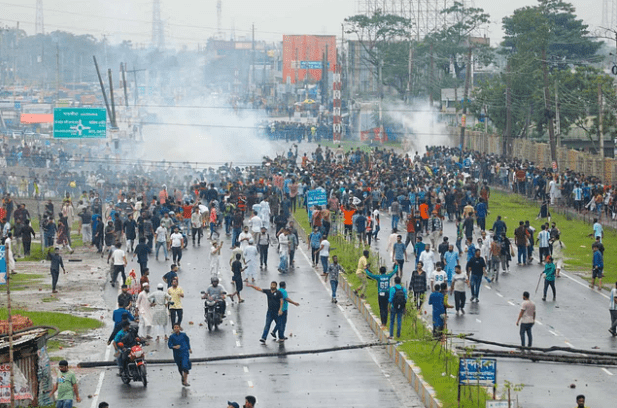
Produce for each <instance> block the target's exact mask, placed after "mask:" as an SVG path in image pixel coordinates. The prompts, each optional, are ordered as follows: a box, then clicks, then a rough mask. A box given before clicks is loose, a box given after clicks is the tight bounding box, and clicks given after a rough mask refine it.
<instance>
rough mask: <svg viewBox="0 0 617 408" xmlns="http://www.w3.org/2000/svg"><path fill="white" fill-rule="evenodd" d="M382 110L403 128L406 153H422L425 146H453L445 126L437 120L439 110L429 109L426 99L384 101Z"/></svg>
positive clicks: (424, 150) (403, 143)
mask: <svg viewBox="0 0 617 408" xmlns="http://www.w3.org/2000/svg"><path fill="white" fill-rule="evenodd" d="M384 110H385V111H386V112H387V114H388V116H389V117H390V119H391V120H393V121H394V122H397V123H399V124H400V125H401V126H402V127H403V129H405V132H404V133H405V135H404V136H403V138H404V140H403V141H402V146H403V149H404V150H405V152H406V153H409V154H410V155H411V154H415V152H418V153H420V154H423V153H425V152H426V146H455V145H456V143H455V142H454V141H453V140H452V139H451V138H450V136H449V134H448V128H447V126H446V125H445V124H444V123H442V122H440V121H439V112H438V111H437V110H435V109H434V108H433V109H431V107H430V104H429V102H428V101H425V100H415V101H414V102H413V103H412V104H411V105H405V104H404V103H402V102H384Z"/></svg>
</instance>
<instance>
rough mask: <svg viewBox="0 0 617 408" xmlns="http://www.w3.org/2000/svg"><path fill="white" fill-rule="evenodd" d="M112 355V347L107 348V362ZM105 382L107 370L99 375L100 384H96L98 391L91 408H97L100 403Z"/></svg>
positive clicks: (95, 392) (95, 393)
mask: <svg viewBox="0 0 617 408" xmlns="http://www.w3.org/2000/svg"><path fill="white" fill-rule="evenodd" d="M110 355H111V345H109V346H107V350H105V361H109V356H110ZM104 380H105V370H103V371H101V374H100V375H99V382H98V383H97V384H96V390H95V391H94V396H93V397H92V405H91V408H96V407H97V406H98V402H99V394H100V393H101V389H102V388H103V381H104Z"/></svg>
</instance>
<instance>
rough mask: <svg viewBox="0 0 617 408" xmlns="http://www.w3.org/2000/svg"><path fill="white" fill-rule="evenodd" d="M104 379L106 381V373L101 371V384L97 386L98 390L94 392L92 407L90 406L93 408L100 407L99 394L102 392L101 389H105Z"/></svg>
mask: <svg viewBox="0 0 617 408" xmlns="http://www.w3.org/2000/svg"><path fill="white" fill-rule="evenodd" d="M104 379H105V371H101V374H100V375H99V382H98V384H97V385H96V390H95V391H94V396H93V397H92V405H90V407H91V408H96V407H98V403H99V393H100V392H101V388H103V380H104Z"/></svg>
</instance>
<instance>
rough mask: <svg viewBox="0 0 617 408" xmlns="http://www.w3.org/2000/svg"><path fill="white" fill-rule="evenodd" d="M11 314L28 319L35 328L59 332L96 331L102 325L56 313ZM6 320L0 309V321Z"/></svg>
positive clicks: (98, 322)
mask: <svg viewBox="0 0 617 408" xmlns="http://www.w3.org/2000/svg"><path fill="white" fill-rule="evenodd" d="M13 314H19V315H22V316H26V317H29V318H30V319H31V320H32V323H34V325H35V326H54V327H57V328H58V330H60V331H65V330H72V331H74V332H77V333H80V332H82V333H83V332H85V331H87V330H93V329H98V328H99V327H102V326H103V323H102V322H100V321H98V320H96V319H90V318H89V317H77V316H73V315H70V314H66V313H57V312H33V311H29V310H19V309H15V310H13ZM6 319H7V310H6V309H0V320H6Z"/></svg>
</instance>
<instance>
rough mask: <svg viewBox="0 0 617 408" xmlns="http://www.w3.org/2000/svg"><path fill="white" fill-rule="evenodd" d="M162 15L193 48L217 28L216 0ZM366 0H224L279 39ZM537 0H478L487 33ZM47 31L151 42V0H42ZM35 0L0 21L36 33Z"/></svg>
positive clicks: (336, 22) (9, 0)
mask: <svg viewBox="0 0 617 408" xmlns="http://www.w3.org/2000/svg"><path fill="white" fill-rule="evenodd" d="M160 1H161V15H162V18H163V20H164V21H165V27H166V28H165V33H166V38H167V40H168V43H169V44H173V45H176V46H177V45H181V44H186V45H187V46H189V47H191V48H194V47H196V46H197V44H198V43H201V44H204V43H205V40H206V39H207V38H208V37H210V36H211V35H212V34H214V33H215V32H216V25H217V18H216V0H200V1H196V0H160ZM361 1H364V0H222V27H223V29H224V33H225V35H226V37H229V34H230V32H231V29H232V27H235V34H236V37H240V36H246V35H249V36H250V29H251V24H252V23H254V24H255V31H256V38H257V39H264V40H268V41H276V40H278V41H280V40H282V35H283V34H336V35H340V33H341V23H342V21H343V19H344V18H345V17H348V16H350V15H353V14H356V13H357V11H358V3H359V2H361ZM423 1H424V0H423ZM609 1H613V2H615V3H616V4H617V0H609ZM570 2H571V3H572V4H573V5H574V6H575V7H576V8H577V14H578V16H579V17H580V18H582V19H583V20H584V21H585V22H586V23H587V24H589V25H590V28H591V29H592V30H593V29H595V28H596V27H597V26H599V25H600V23H601V19H602V1H601V0H571V1H570ZM534 4H536V3H535V2H534V1H533V0H475V6H476V7H482V8H484V10H485V11H486V12H488V13H489V14H490V15H491V20H492V21H493V24H492V25H491V27H490V29H489V33H488V35H489V36H490V37H491V39H492V40H493V42H495V41H499V39H500V37H501V19H502V18H503V17H504V16H506V15H510V14H511V13H512V11H513V10H515V9H516V8H519V7H523V6H526V5H534ZM43 10H44V17H45V31H46V32H50V31H55V30H63V31H71V32H74V33H78V34H84V33H90V34H93V35H94V36H96V37H101V36H102V35H107V36H110V37H112V39H113V40H117V41H119V40H121V39H131V40H132V41H133V42H134V43H148V42H149V41H150V38H151V31H152V28H151V20H152V1H151V0H150V1H149V0H141V1H140V0H43ZM35 14H36V0H0V24H1V25H3V26H6V25H9V26H14V25H15V24H16V22H17V21H19V22H20V27H21V28H23V29H25V30H26V31H27V32H28V33H29V34H30V33H32V34H33V33H34V27H35V25H34V24H35Z"/></svg>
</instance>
